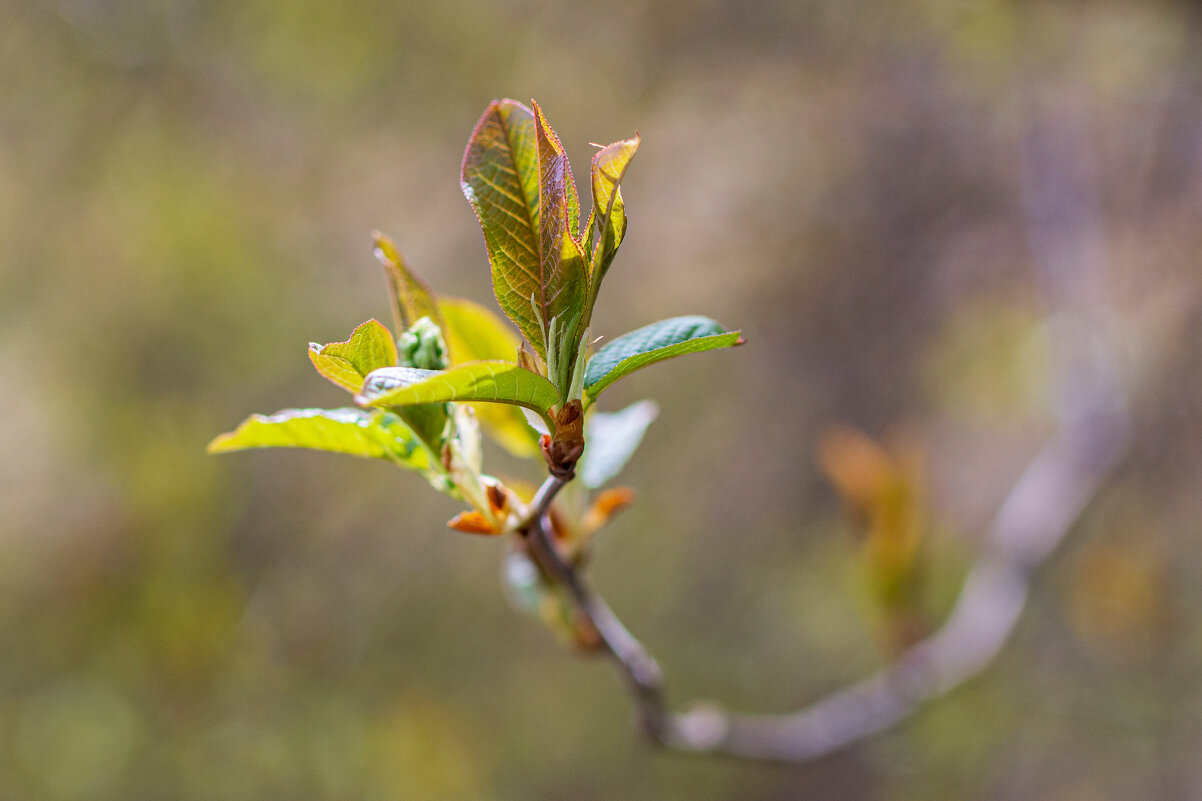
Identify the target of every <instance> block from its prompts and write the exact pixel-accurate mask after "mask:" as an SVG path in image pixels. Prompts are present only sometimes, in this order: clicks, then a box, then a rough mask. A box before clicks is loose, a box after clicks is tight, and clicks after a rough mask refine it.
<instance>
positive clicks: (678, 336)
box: [584, 315, 742, 399]
mask: <svg viewBox="0 0 1202 801" xmlns="http://www.w3.org/2000/svg"><path fill="white" fill-rule="evenodd" d="M741 339H742V337H741V336H740V333H739V332H738V331H727V330H726V329H725V328H723V327H722V326H721V325H720V324H718V323H717V322H715V321H714V320H711V319H710V318H708V317H701V316H699V315H689V316H685V317H673V318H670V319H667V320H660V321H659V322H657V323H652V324H650V325H646V326H643V327H642V328H639V329H637V330H635V331H631V332H630V333H628V334H623V335H622V336H620V337H618V338H617V339H615V340H613V341H612V342H610V343H609V344H607V345H605V346H604V347H602V348H601V349H600V350H598V351H597V352H596V353H595V354H594V355H593V358H592V359H590V360H589V363H588V368H587V370H586V371H585V376H584V389H585V393H586V394H587V395H588V396H589V398H590V399H595V398H596V397H597V396H598V395H600V394H601V393H602V392H603V391H604V390H605V389H606V388H607V387H608V386H609V385H610V384H612V383H613V382H615V381H617V380H618V379H619V378H622V377H624V376H626V375H629V374H630V373H633V372H634V371H635V370H638V369H640V368H642V367H646V366H647V365H649V364H654V363H655V362H659V361H663V360H664V359H670V358H672V357H674V356H683V355H684V354H686V353H700V352H703V351H707V350H714V349H717V348H729V347H732V346H734V345H736V344H738V343H739V340H741Z"/></svg>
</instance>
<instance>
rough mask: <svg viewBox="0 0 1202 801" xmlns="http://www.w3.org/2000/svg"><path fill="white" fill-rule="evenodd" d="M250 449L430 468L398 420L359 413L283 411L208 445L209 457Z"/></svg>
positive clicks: (377, 413) (256, 419)
mask: <svg viewBox="0 0 1202 801" xmlns="http://www.w3.org/2000/svg"><path fill="white" fill-rule="evenodd" d="M248 448H309V449H311V450H319V451H331V452H333V453H346V454H350V455H351V456H360V457H364V458H374V459H388V460H389V461H392V462H397V463H399V464H402V465H404V466H406V467H411V468H415V469H422V468H424V467H426V464H427V462H426V452H425V451H424V450H422V449H421V448H420V447H419V446H418V442H417V438H416V437H415V436H414V435H413V432H412V431H410V430H409V428H408V427H407V426H406V425H405V424H404V423H403V422H401V420H400V418H398V417H397V416H396V415H393V414H390V413H388V412H383V411H363V410H361V409H285V410H284V411H282V412H277V413H276V414H272V415H262V414H255V415H251V416H250V417H248V418H247V419H246V421H245V422H243V423H242V425H240V426H238V428H236V429H235V430H233V431H231V432H229V433H228V434H222V435H221V436H219V437H217V438H216V439H214V440H213V441H212V442H210V443H209V446H208V448H207V450H208V452H209V453H230V452H232V451H241V450H246V449H248Z"/></svg>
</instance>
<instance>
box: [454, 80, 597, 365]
mask: <svg viewBox="0 0 1202 801" xmlns="http://www.w3.org/2000/svg"><path fill="white" fill-rule="evenodd" d="M553 137H554V132H550V128H549V126H547V125H546V121H545V120H541V114H540V120H536V119H535V114H534V112H533V111H531V110H530V109H528V108H526V107H525V106H523V105H522V104H521V103H517V102H515V101H513V100H498V101H494V102H493V103H491V104H490V105H489V107H488V109H486V110H485V112H484V115H483V116H482V117H481V118H480V121H479V122H478V123H477V125H476V129H475V130H474V131H473V132H472V137H471V139H470V140H469V141H468V146H467V151H466V152H465V153H464V156H463V169H462V174H461V184H462V186H463V192H464V195H466V197H467V199H468V202H469V203H471V205H472V208H473V209H474V210H475V212H476V216H477V217H478V218H479V220H480V226H481V228H482V229H483V231H484V241H485V244H486V246H487V248H488V257H489V262H490V263H491V265H492V277H493V291H494V293H495V294H496V296H497V302H498V303H499V304H500V306H501V309H502V310H503V311H504V312H505V314H506V315H508V316H509V319H511V320H513V322H514V323H515V324H516V325H517V326H518V328H519V329H520V330H521V332H522V333H523V334H524V335H525V337H526V339H527V340H529V341H530V343H531V344H532V345H533V346H534V348H535V350H536V351H537V352H538V353H539V355H540V356H542V357H543V358H544V359H545V358H546V355H547V343H546V331H545V326H546V325H549V324H550V321H551V319H552V318H553V317H560V318H561V319H563V320H567V319H570V318H572V317H573V312H575V311H576V310H579V309H580V308H581V306H582V304H583V298H584V294H585V285H584V281H585V278H584V274H583V273H584V265H583V255H582V254H581V255H580V256H579V257H575V255H574V254H572V253H571V252H570V249H569V258H567V259H565V258H564V254H565V248H568V245H567V242H565V240H568V241H570V242H573V243H575V240H574V239H573V238H572V236H570V235H565V234H568V232H569V230H570V228H571V227H572V222H571V220H572V210H571V209H572V206H573V205H574V206H575V219H576V220H577V223H576V224H577V225H578V220H579V199H578V198H575V187H574V185H573V186H571V191H570V192H569V186H570V184H571V178H570V173H569V170H568V166H567V157H566V156H565V155H563V148H562V147H559V142H558V139H555V138H553ZM575 250H576V251H577V252H579V250H580V248H579V246H578V245H576V247H575ZM531 299H533V304H532V302H531ZM540 317H541V318H542V322H541V323H540V322H539V318H540Z"/></svg>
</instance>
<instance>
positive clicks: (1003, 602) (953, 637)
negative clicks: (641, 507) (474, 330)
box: [527, 108, 1129, 762]
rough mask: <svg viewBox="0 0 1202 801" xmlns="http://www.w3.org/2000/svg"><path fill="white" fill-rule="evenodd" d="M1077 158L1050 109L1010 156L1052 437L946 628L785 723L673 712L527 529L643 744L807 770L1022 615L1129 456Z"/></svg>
mask: <svg viewBox="0 0 1202 801" xmlns="http://www.w3.org/2000/svg"><path fill="white" fill-rule="evenodd" d="M1090 155H1091V150H1090V147H1089V128H1088V125H1086V124H1085V121H1084V119H1083V117H1082V116H1081V115H1080V114H1077V115H1074V114H1072V113H1071V112H1066V111H1065V109H1063V108H1061V109H1059V111H1058V113H1057V114H1056V115H1053V116H1049V118H1048V121H1047V122H1043V121H1040V122H1037V123H1036V124H1035V125H1034V126H1033V129H1032V131H1031V133H1030V135H1029V136H1028V138H1027V140H1026V141H1025V143H1024V152H1023V154H1022V163H1023V167H1024V170H1023V177H1024V185H1023V198H1022V200H1023V205H1024V211H1025V220H1026V229H1027V232H1028V238H1029V245H1030V251H1031V261H1032V264H1033V267H1034V270H1035V273H1036V283H1037V285H1038V286H1039V287H1040V288H1041V291H1042V294H1043V295H1044V299H1045V303H1046V306H1047V325H1048V326H1049V328H1050V329H1051V336H1052V339H1053V342H1054V345H1055V346H1056V349H1057V351H1058V352H1057V354H1056V355H1057V357H1058V363H1057V364H1056V365H1055V367H1054V375H1053V376H1052V377H1051V381H1052V384H1053V402H1054V405H1055V414H1056V417H1057V420H1058V423H1059V425H1058V430H1057V432H1056V433H1055V435H1054V436H1053V437H1052V438H1051V440H1050V441H1049V442H1048V443H1047V444H1046V445H1045V446H1044V447H1043V448H1042V449H1041V450H1040V451H1039V453H1038V454H1037V455H1036V456H1035V458H1034V459H1033V460H1032V461H1031V462H1030V464H1029V465H1028V466H1027V468H1026V469H1025V470H1024V471H1023V472H1022V474H1021V475H1020V476H1019V478H1018V480H1017V481H1016V482H1015V484H1014V486H1013V488H1012V489H1011V490H1010V492H1009V493H1008V494H1007V495H1006V497H1005V499H1004V501H1003V502H1002V504H1001V506H1000V508H999V509H998V511H997V513H996V514H995V516H994V517H993V519H992V521H991V522H990V524H989V526H988V529H987V537H986V539H985V546H984V548H983V551H982V553H981V555H980V557H979V558H978V559H977V561H976V563H975V564H974V566H973V567H972V568H971V570H970V571H969V572H968V575H967V576H966V578H965V580H964V585H963V588H962V590H961V592H960V596H959V598H958V600H957V601H956V604H955V606H954V607H953V609H952V610H951V612H950V614H949V615H948V618H947V620H946V622H945V623H944V624H943V626H942V627H941V628H939V629H938V630H937V631H935V632H934V633H933V634H931V635H930V636H929V637H926V638H925V639H923V640H921V641H919V642H917V643H916V644H914V645H913V646H912V647H910V648H908V649H906V650H904V651H903V652H902V653H901V654H900V655H899V656H898V657H897V658H896V659H895V660H894V661H893V662H892V663H890V664H889V665H887V666H886V667H884V668H883V669H881V670H880V671H878V672H877V673H876V674H875V675H873V676H871V677H869V678H868V679H865V680H863V681H861V682H859V683H856V684H853V685H851V686H849V687H847V688H845V689H841V690H838V691H836V692H833V693H831V694H830V695H828V696H826V697H825V698H822V699H820V700H818V701H816V702H815V703H813V704H811V705H810V706H808V707H806V708H804V709H802V710H800V711H798V712H795V713H792V714H784V715H739V714H732V713H728V712H725V711H723V710H722V709H720V708H719V707H716V706H714V705H712V704H708V703H701V704H696V705H694V706H693V707H692V708H691V709H690V710H689V711H687V712H684V713H681V714H675V713H672V712H671V711H670V710H669V709H668V707H667V705H666V700H665V693H664V687H663V683H662V676H661V673H660V671H659V668H658V667H657V665H656V663H655V660H654V659H653V658H652V657H651V656H650V654H648V652H647V651H646V650H645V649H644V648H643V646H642V645H641V644H640V643H639V642H638V641H637V640H636V639H634V638H633V637H632V636H631V635H630V634H629V632H628V631H627V630H626V628H625V627H624V626H623V625H622V624H621V622H620V621H619V620H618V619H617V618H616V617H615V616H614V614H613V612H612V611H611V610H610V609H609V607H608V606H607V605H606V604H605V602H604V600H602V599H601V597H600V596H598V595H597V594H595V593H594V592H593V591H592V590H591V589H590V588H589V586H588V585H587V583H586V582H585V580H584V578H583V577H582V576H581V575H580V574H579V573H578V572H577V571H576V570H575V569H574V568H573V567H572V566H571V565H569V564H568V563H567V562H566V561H564V560H563V559H561V558H560V557H559V556H558V554H557V553H556V551H555V548H554V546H553V545H552V544H551V538H550V537H549V534H548V528H549V525H548V523H547V522H546V519H545V516H543V515H537V516H535V517H534V518H533V519H532V521H531V525H530V527H529V529H528V534H527V537H528V540H529V541H530V542H531V543H532V546H533V550H534V551H535V553H536V554H537V558H538V560H539V562H540V564H542V565H543V566H544V569H546V570H547V571H548V572H549V573H550V574H551V575H552V576H553V577H554V578H555V579H556V580H557V581H558V582H560V583H561V584H562V585H563V586H564V587H565V588H566V589H567V590H568V591H569V595H570V597H571V598H572V599H573V601H574V603H575V604H576V606H577V608H578V611H579V612H580V613H581V614H583V615H584V616H585V617H586V618H587V619H588V620H589V621H590V622H591V623H592V625H593V626H594V627H595V628H596V630H597V632H598V634H599V636H600V638H601V641H602V643H603V646H604V648H605V650H606V651H607V652H608V654H609V655H610V656H611V657H612V658H613V659H614V661H615V663H616V664H617V666H618V668H619V670H620V671H621V673H622V675H623V678H624V679H625V683H626V685H627V687H628V689H629V691H630V693H631V696H632V698H633V699H634V702H635V708H636V713H637V719H638V724H639V728H640V729H641V730H642V731H643V733H644V734H646V735H647V736H648V738H649V739H650V740H651V741H652V742H654V743H655V744H657V745H660V746H663V747H665V748H668V749H671V750H676V751H682V752H689V753H706V754H723V755H727V756H734V757H741V758H746V759H751V760H760V761H773V762H805V761H809V760H813V759H818V758H821V757H824V756H827V755H829V754H831V753H833V752H835V751H838V750H839V749H842V748H845V747H847V746H850V745H852V744H854V743H857V742H859V741H862V740H864V739H866V738H868V737H871V736H872V735H874V734H877V733H879V732H881V731H883V730H885V729H887V728H889V727H891V726H893V725H894V724H896V723H898V722H900V721H901V720H903V719H905V718H906V717H907V716H908V715H910V714H911V713H913V712H914V711H915V710H917V709H918V708H919V707H921V706H923V705H924V704H926V703H928V702H930V701H932V700H934V699H936V698H938V697H940V696H942V695H944V694H945V693H947V692H949V691H950V690H953V689H955V688H956V687H959V686H960V685H962V684H963V683H965V682H966V681H968V680H969V679H971V678H973V677H974V676H976V675H977V674H978V673H980V672H981V671H982V670H984V669H985V668H986V667H987V666H988V665H989V664H990V663H991V662H992V661H993V659H994V658H995V657H996V656H997V654H998V652H999V651H1000V650H1001V648H1002V647H1003V646H1004V645H1005V643H1006V641H1007V640H1008V639H1009V637H1010V635H1011V634H1012V633H1013V631H1014V629H1015V626H1016V625H1017V623H1018V620H1019V618H1020V617H1021V615H1022V612H1023V609H1024V608H1025V607H1026V604H1027V599H1028V596H1029V594H1030V589H1031V582H1032V580H1033V577H1034V575H1035V573H1036V571H1037V570H1038V568H1039V567H1040V566H1041V565H1042V564H1043V562H1044V560H1045V559H1047V557H1048V556H1049V555H1050V554H1051V553H1052V552H1053V551H1055V549H1056V548H1057V546H1058V545H1059V544H1060V543H1061V541H1062V540H1063V539H1064V537H1065V535H1066V534H1067V533H1068V532H1069V531H1070V530H1072V528H1073V526H1074V524H1075V523H1076V522H1077V521H1078V520H1079V519H1080V517H1081V515H1082V514H1083V513H1084V511H1085V510H1086V509H1087V508H1088V506H1089V504H1090V502H1091V501H1092V500H1093V499H1094V498H1095V497H1096V496H1097V494H1098V492H1099V491H1100V490H1101V489H1102V488H1103V486H1104V485H1105V483H1106V481H1107V479H1108V477H1109V476H1110V475H1111V473H1112V472H1113V470H1114V469H1115V468H1116V467H1117V465H1118V463H1119V462H1120V460H1121V459H1122V457H1123V454H1124V453H1125V452H1126V450H1127V447H1128V443H1129V436H1128V433H1129V421H1128V413H1127V402H1126V398H1125V395H1124V392H1123V390H1122V388H1121V387H1120V384H1119V377H1118V374H1117V367H1116V364H1115V359H1114V357H1113V350H1112V347H1111V346H1112V342H1111V331H1110V330H1109V322H1108V314H1107V311H1108V305H1107V303H1106V302H1105V288H1104V284H1105V281H1104V277H1105V276H1104V270H1105V247H1104V243H1103V237H1102V226H1101V222H1100V220H1099V211H1098V204H1097V198H1096V188H1095V187H1094V186H1093V184H1092V182H1091V180H1090V177H1091V172H1090V169H1091V164H1090ZM554 481H555V480H554V479H549V480H548V482H554ZM556 489H558V486H557V485H553V484H550V483H549V484H546V485H544V493H543V494H544V495H545V494H548V493H549V494H550V495H551V496H553V495H554V492H555V490H556Z"/></svg>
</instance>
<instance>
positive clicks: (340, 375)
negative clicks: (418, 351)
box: [309, 320, 397, 392]
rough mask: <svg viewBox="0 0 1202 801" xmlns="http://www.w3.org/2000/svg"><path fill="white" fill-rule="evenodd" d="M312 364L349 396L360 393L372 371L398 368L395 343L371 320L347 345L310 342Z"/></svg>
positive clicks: (383, 329)
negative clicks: (394, 366) (350, 393)
mask: <svg viewBox="0 0 1202 801" xmlns="http://www.w3.org/2000/svg"><path fill="white" fill-rule="evenodd" d="M309 361H311V362H313V366H314V367H315V368H317V372H319V373H321V374H322V375H323V376H325V377H326V378H328V379H330V381H333V382H334V383H335V384H337V385H338V386H340V387H342V388H343V389H345V390H347V391H348V392H358V391H359V388H360V387H362V386H363V378H364V377H365V376H366V375H367V374H368V373H370V372H371V371H372V370H377V369H379V368H381V367H392V366H393V365H395V364H396V362H397V350H396V342H395V341H394V340H393V338H392V334H391V332H389V330H388V329H387V328H386V327H384V324H383V323H380V322H379V321H377V320H368V321H367V322H365V323H363V324H362V325H360V326H359V327H358V328H356V329H355V331H354V333H352V334H351V337H350V339H348V340H347V341H346V342H331V343H329V344H327V345H318V344H317V343H316V342H310V343H309Z"/></svg>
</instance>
